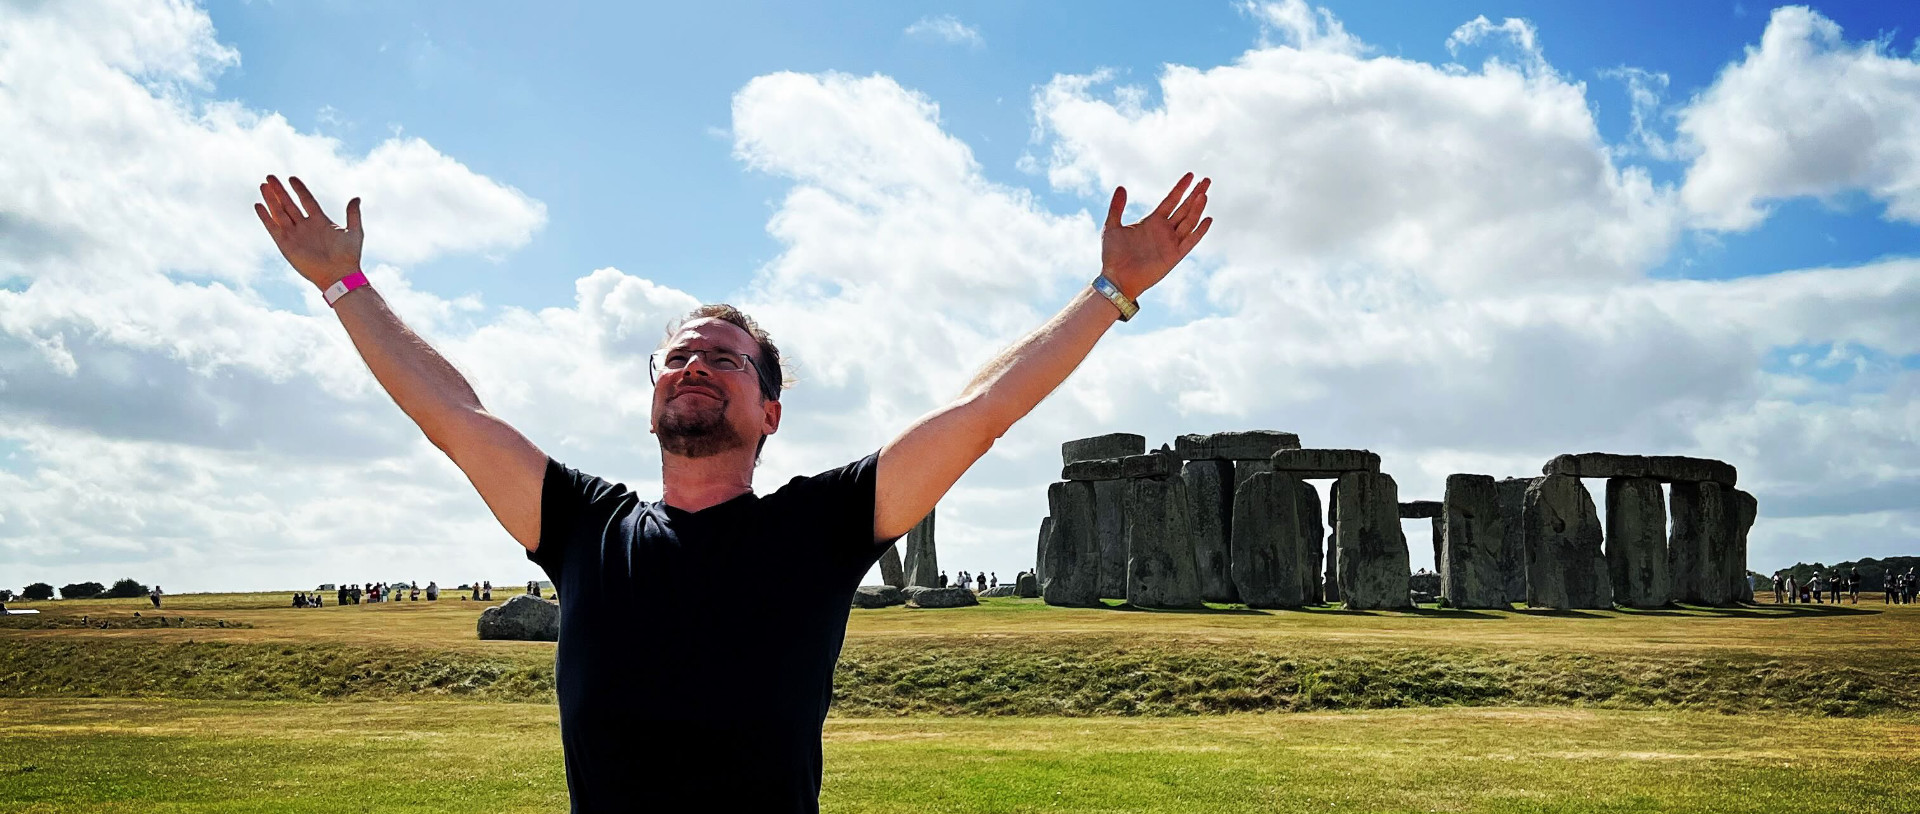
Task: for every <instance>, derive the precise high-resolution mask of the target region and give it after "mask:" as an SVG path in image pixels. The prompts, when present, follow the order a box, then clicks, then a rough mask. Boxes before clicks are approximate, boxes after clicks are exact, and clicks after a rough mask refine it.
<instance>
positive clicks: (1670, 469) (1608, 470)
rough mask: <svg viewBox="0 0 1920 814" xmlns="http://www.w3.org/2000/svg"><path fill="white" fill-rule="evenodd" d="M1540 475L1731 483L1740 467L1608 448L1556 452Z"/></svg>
mask: <svg viewBox="0 0 1920 814" xmlns="http://www.w3.org/2000/svg"><path fill="white" fill-rule="evenodd" d="M1540 473H1541V474H1543V475H1572V476H1574V477H1576V478H1652V479H1654V480H1657V481H1660V482H1661V483H1702V482H1711V483H1718V484H1720V485H1722V486H1733V485H1734V484H1735V482H1736V481H1738V480H1739V475H1740V473H1739V471H1738V470H1735V469H1734V468H1733V464H1730V463H1727V462H1726V461H1716V460H1713V459H1712V458H1689V457H1686V456H1684V455H1615V454H1612V453H1608V452H1582V453H1579V454H1573V455H1559V456H1555V457H1554V459H1553V460H1551V461H1548V462H1547V464H1546V466H1543V467H1541V468H1540Z"/></svg>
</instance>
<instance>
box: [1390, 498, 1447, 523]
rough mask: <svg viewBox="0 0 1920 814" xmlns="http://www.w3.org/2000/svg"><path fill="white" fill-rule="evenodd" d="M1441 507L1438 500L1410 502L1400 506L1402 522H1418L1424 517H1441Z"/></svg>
mask: <svg viewBox="0 0 1920 814" xmlns="http://www.w3.org/2000/svg"><path fill="white" fill-rule="evenodd" d="M1441 510H1442V509H1441V505H1440V501H1438V500H1409V501H1405V502H1403V503H1401V504H1400V519H1401V520H1417V519H1419V518H1422V517H1440V516H1441Z"/></svg>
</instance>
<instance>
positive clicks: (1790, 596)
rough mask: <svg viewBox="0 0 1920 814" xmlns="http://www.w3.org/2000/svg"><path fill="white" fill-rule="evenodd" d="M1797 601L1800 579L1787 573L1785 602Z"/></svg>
mask: <svg viewBox="0 0 1920 814" xmlns="http://www.w3.org/2000/svg"><path fill="white" fill-rule="evenodd" d="M1799 601H1800V580H1799V579H1798V578H1796V577H1794V576H1792V575H1788V576H1787V602H1788V603H1789V604H1791V603H1794V602H1799Z"/></svg>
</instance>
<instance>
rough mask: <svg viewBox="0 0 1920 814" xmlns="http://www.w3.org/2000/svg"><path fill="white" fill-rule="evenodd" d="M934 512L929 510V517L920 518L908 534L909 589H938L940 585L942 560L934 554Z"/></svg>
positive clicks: (907, 568)
mask: <svg viewBox="0 0 1920 814" xmlns="http://www.w3.org/2000/svg"><path fill="white" fill-rule="evenodd" d="M934 511H935V510H933V509H928V510H927V516H926V517H922V518H920V522H919V523H915V524H914V526H913V529H912V530H911V531H908V532H907V537H906V543H907V546H906V548H907V555H906V571H907V585H908V586H909V587H913V586H919V587H921V588H936V587H939V585H940V560H939V558H938V557H936V556H934V553H933V513H934Z"/></svg>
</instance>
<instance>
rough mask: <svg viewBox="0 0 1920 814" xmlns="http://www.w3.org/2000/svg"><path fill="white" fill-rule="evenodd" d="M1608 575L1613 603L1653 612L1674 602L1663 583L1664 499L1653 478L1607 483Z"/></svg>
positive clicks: (1668, 583) (1669, 587) (1669, 584)
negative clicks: (1653, 609) (1611, 587)
mask: <svg viewBox="0 0 1920 814" xmlns="http://www.w3.org/2000/svg"><path fill="white" fill-rule="evenodd" d="M1606 536H1607V543H1606V545H1607V573H1608V576H1609V578H1610V579H1611V580H1612V581H1613V601H1614V603H1615V604H1618V605H1625V606H1627V607H1630V608H1657V607H1660V606H1662V605H1665V604H1667V602H1668V601H1669V600H1671V599H1672V598H1673V584H1672V582H1671V581H1670V580H1669V579H1668V578H1667V498H1666V496H1665V495H1664V494H1662V493H1661V491H1660V482H1659V481H1657V480H1654V479H1652V478H1608V479H1607V535H1606Z"/></svg>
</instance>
